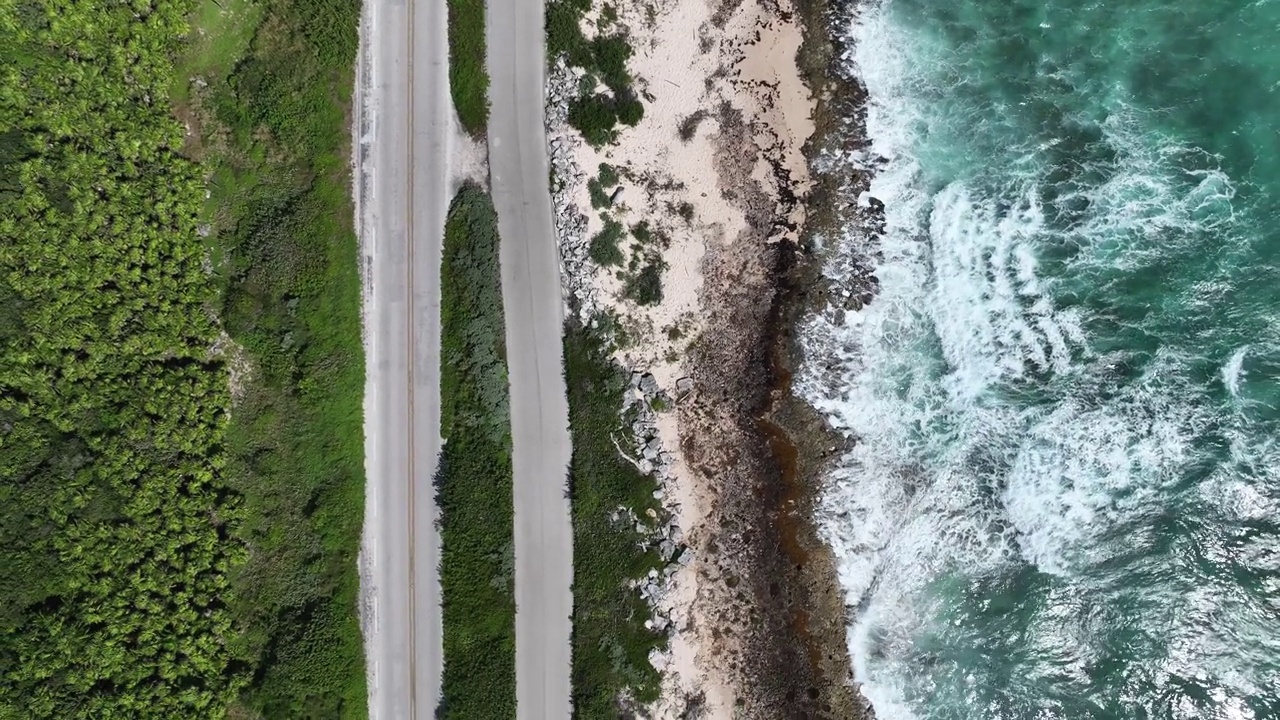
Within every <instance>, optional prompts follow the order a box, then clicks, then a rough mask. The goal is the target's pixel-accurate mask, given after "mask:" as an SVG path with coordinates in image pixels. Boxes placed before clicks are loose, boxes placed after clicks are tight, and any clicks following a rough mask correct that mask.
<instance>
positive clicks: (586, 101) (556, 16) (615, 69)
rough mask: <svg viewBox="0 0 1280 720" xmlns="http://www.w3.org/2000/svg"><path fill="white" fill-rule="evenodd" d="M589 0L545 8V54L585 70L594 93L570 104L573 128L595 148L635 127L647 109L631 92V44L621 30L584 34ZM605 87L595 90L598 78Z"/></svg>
mask: <svg viewBox="0 0 1280 720" xmlns="http://www.w3.org/2000/svg"><path fill="white" fill-rule="evenodd" d="M590 9H591V0H554V1H553V2H548V3H547V6H546V22H547V53H548V55H549V56H550V57H551V58H557V57H561V56H563V57H564V58H565V62H567V63H568V64H569V65H570V66H573V67H580V68H582V69H584V70H586V71H587V77H588V78H590V79H592V80H591V82H589V83H588V85H589V86H590V91H588V92H586V93H584V94H583V95H582V96H581V97H577V98H574V99H573V100H571V101H570V102H569V124H570V125H572V126H573V127H574V128H576V129H577V130H578V132H580V133H582V137H583V138H585V139H586V141H587V142H589V143H591V144H592V145H597V146H599V145H604V144H605V143H608V142H610V141H611V140H612V139H613V136H614V134H615V132H616V127H617V125H618V123H622V124H624V125H635V124H636V123H638V122H640V120H641V118H643V117H644V105H643V103H641V102H640V99H639V98H638V97H637V96H636V92H635V90H634V89H633V88H632V82H631V75H630V74H629V73H628V72H627V60H628V59H630V57H631V53H632V50H631V45H630V44H629V43H628V42H627V38H626V36H625V35H624V34H622V33H621V32H615V33H613V34H609V35H606V34H601V35H598V36H596V37H594V38H592V39H591V40H588V39H586V37H585V36H584V35H583V34H582V27H581V25H580V23H581V20H582V16H583V15H584V14H585V13H586V12H587V11H588V10H590ZM596 79H598V80H599V81H600V82H602V83H603V84H604V86H605V88H606V91H604V92H595V91H594V85H595V82H594V81H595V80H596Z"/></svg>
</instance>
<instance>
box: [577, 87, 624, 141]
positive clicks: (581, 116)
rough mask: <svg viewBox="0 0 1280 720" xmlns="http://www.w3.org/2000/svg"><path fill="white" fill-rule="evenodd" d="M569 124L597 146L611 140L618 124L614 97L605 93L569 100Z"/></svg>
mask: <svg viewBox="0 0 1280 720" xmlns="http://www.w3.org/2000/svg"><path fill="white" fill-rule="evenodd" d="M569 124H570V125H572V126H573V127H574V128H575V129H577V131H578V132H580V133H582V137H583V139H584V140H586V141H587V142H589V143H591V144H592V145H594V146H596V147H599V146H601V145H604V144H606V143H608V142H610V141H611V140H613V127H614V126H615V125H617V124H618V115H617V112H616V111H615V110H614V103H613V99H612V98H610V97H608V96H606V95H603V94H599V95H590V96H588V97H581V98H574V99H573V100H571V101H569Z"/></svg>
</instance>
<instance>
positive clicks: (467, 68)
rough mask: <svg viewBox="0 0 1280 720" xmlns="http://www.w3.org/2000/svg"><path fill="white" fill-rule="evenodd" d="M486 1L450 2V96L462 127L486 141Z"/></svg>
mask: <svg viewBox="0 0 1280 720" xmlns="http://www.w3.org/2000/svg"><path fill="white" fill-rule="evenodd" d="M484 5H485V3H484V0H449V92H450V93H451V94H452V95H453V107H454V109H456V110H457V111H458V119H459V120H461V121H462V127H463V128H464V129H465V130H466V131H467V132H468V133H470V134H471V135H473V136H475V137H477V138H483V137H484V132H485V124H486V123H487V122H488V121H489V71H488V70H487V69H486V68H485V63H484V54H485V38H484V11H485V8H484Z"/></svg>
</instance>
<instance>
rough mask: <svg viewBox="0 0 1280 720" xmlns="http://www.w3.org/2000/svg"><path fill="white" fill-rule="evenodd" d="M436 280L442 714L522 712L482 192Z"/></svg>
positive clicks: (462, 214) (452, 239)
mask: <svg viewBox="0 0 1280 720" xmlns="http://www.w3.org/2000/svg"><path fill="white" fill-rule="evenodd" d="M440 275H441V281H440V326H441V343H440V345H441V351H440V433H441V435H442V436H443V437H444V438H445V445H444V449H443V450H442V451H441V453H440V467H439V470H438V471H437V474H436V497H437V501H438V503H439V505H440V510H441V523H440V533H441V542H442V551H441V559H440V581H441V588H442V592H443V596H444V599H443V620H444V683H443V692H442V694H443V698H442V701H441V707H440V709H439V711H438V712H437V717H439V718H448V719H452V720H472V719H474V720H501V719H502V718H512V717H515V689H516V673H515V597H514V582H515V565H514V562H515V560H514V553H513V549H514V548H513V546H512V542H513V538H512V533H513V526H512V522H513V512H514V506H513V499H512V485H511V483H512V479H511V472H512V468H511V422H510V409H509V402H508V395H507V365H506V356H505V355H506V350H505V343H504V328H503V318H502V289H501V280H500V276H499V269H498V217H497V214H496V213H495V212H494V208H493V203H492V201H491V200H490V199H489V196H488V195H486V194H485V192H484V191H483V190H481V189H480V188H479V187H477V186H475V185H467V186H464V187H463V188H462V189H461V190H460V191H459V192H458V195H457V196H456V197H455V198H454V200H453V204H452V205H451V206H450V208H449V215H448V219H447V220H446V222H445V237H444V261H443V264H442V266H441V273H440Z"/></svg>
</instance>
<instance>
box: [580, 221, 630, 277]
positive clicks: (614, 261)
mask: <svg viewBox="0 0 1280 720" xmlns="http://www.w3.org/2000/svg"><path fill="white" fill-rule="evenodd" d="M622 233H623V230H622V223H620V222H618V221H617V220H614V219H613V218H610V217H605V218H604V228H603V229H602V230H600V232H598V233H596V234H595V235H594V236H592V238H591V246H590V248H589V250H588V254H589V255H590V257H591V260H592V261H593V262H595V263H596V264H597V265H601V266H611V265H621V264H622V250H621V249H620V248H619V247H618V242H619V241H620V240H621V239H622Z"/></svg>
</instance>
